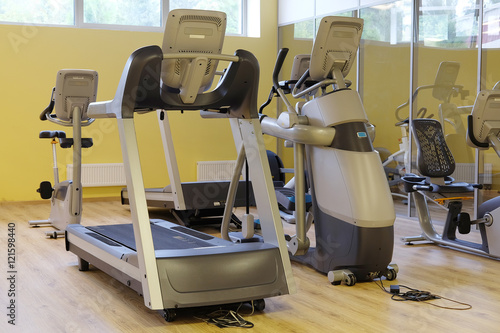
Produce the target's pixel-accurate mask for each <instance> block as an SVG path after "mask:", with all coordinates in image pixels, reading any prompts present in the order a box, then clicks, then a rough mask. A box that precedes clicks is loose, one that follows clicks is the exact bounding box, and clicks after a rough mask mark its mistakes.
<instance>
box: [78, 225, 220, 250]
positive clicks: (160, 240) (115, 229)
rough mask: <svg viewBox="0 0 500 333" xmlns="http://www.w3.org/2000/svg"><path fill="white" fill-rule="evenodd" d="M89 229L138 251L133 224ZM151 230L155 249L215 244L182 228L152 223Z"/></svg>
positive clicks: (186, 247) (187, 247)
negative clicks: (171, 227)
mask: <svg viewBox="0 0 500 333" xmlns="http://www.w3.org/2000/svg"><path fill="white" fill-rule="evenodd" d="M87 229H89V230H92V231H93V232H95V233H97V234H98V235H101V236H104V237H107V238H109V239H111V240H113V241H114V242H116V243H120V244H121V245H123V246H126V247H128V248H130V249H132V250H134V251H137V250H136V247H135V239H134V230H133V227H132V224H113V225H100V226H93V227H87ZM151 232H152V234H153V244H154V248H155V250H175V249H192V248H197V247H209V246H213V245H212V244H210V243H208V242H205V241H203V240H201V239H200V237H196V236H195V235H192V234H188V233H185V232H183V231H182V230H179V231H174V230H171V229H169V228H165V227H160V226H157V225H155V224H151ZM199 234H201V235H203V236H205V237H204V238H205V239H207V238H206V237H209V238H213V237H211V236H210V235H206V234H202V233H199ZM88 235H90V236H93V237H95V238H98V239H100V237H99V236H98V235H95V234H92V233H88ZM100 240H101V239H100Z"/></svg>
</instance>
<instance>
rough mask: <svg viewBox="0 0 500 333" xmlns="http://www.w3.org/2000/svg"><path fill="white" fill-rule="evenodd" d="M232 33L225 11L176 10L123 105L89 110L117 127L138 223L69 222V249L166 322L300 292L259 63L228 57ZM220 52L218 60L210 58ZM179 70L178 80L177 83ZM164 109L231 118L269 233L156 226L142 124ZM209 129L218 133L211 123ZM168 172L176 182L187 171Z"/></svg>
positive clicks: (129, 81) (116, 102) (135, 67)
mask: <svg viewBox="0 0 500 333" xmlns="http://www.w3.org/2000/svg"><path fill="white" fill-rule="evenodd" d="M225 26H226V15H225V14H224V13H222V12H216V11H203V10H173V11H171V12H170V13H169V15H168V19H167V23H166V26H165V31H166V32H165V34H164V43H163V49H162V48H160V47H158V46H146V47H142V48H140V49H138V50H136V51H134V52H133V53H132V54H131V56H130V57H129V59H128V61H127V63H126V65H125V68H124V70H123V74H122V76H121V79H120V82H119V84H118V87H117V90H116V94H115V97H114V99H113V100H111V101H105V102H95V103H91V104H90V106H89V115H91V116H92V117H95V118H103V117H109V118H115V119H116V121H117V125H118V131H119V135H120V143H121V149H122V154H123V162H124V166H125V173H126V180H127V190H128V194H129V200H130V212H131V215H132V223H131V224H109V225H101V226H92V227H85V226H83V225H69V226H68V227H67V228H66V249H67V250H69V251H71V252H73V253H74V254H76V256H77V257H78V260H79V268H80V270H83V271H85V270H88V269H89V267H90V265H93V266H95V267H97V268H99V269H100V270H102V271H104V272H106V273H107V274H109V275H110V276H112V277H114V278H115V279H117V280H118V281H120V282H121V283H123V284H125V285H127V286H128V287H130V288H132V289H133V290H135V291H137V292H138V293H139V294H141V295H143V297H144V304H145V306H146V307H148V308H150V309H153V310H163V315H164V318H165V319H166V320H167V321H171V320H173V319H174V318H175V315H176V312H175V311H176V309H178V308H191V307H199V306H206V305H219V304H229V303H231V304H232V303H240V302H251V303H252V305H253V306H254V308H255V309H257V310H262V309H264V306H265V303H264V298H267V297H274V296H279V295H286V294H289V293H293V292H294V291H295V286H294V281H293V276H292V269H291V264H290V261H289V257H288V253H287V249H286V243H285V239H284V237H283V228H282V224H281V220H280V218H279V212H278V205H277V202H276V196H275V195H274V190H273V183H272V179H271V175H270V170H269V165H268V162H267V156H266V149H265V145H264V140H263V137H262V130H261V125H260V122H259V116H258V110H257V91H258V84H259V64H258V61H257V59H256V58H255V56H253V54H251V53H250V52H248V51H245V50H237V51H236V52H235V54H234V55H224V54H221V49H222V42H223V38H224V34H225ZM185 32H188V33H187V34H185ZM213 46H216V50H215V51H214V52H213V53H208V52H205V51H207V50H210V49H212V47H213ZM219 61H224V62H229V66H228V67H227V70H226V71H225V72H224V75H223V76H222V78H221V79H220V81H219V83H218V85H217V87H215V88H214V89H213V90H210V91H207V92H205V90H206V89H207V88H209V87H210V84H209V82H211V80H212V78H213V71H212V70H211V69H215V68H216V67H217V63H218V62H219ZM172 66H174V67H175V68H176V70H177V71H176V72H175V75H179V77H175V76H171V74H172V75H173V74H174V73H173V72H172V71H171V70H170V68H171V67H172ZM207 76H208V77H207ZM156 110H158V111H157V113H158V117H159V119H160V120H161V121H163V120H165V119H168V113H169V112H172V111H176V112H178V111H179V110H184V112H189V111H199V110H205V111H204V112H201V113H200V114H201V115H202V116H204V115H205V114H207V113H208V114H210V115H212V116H220V117H223V118H229V122H230V123H231V128H232V129H233V136H234V138H235V139H237V141H239V142H240V143H241V145H240V149H239V152H238V157H237V163H236V168H235V172H234V175H237V179H239V175H240V174H241V171H242V168H243V164H244V161H245V158H246V160H247V163H248V164H249V174H250V177H251V179H252V187H253V190H254V193H255V200H256V207H257V214H258V215H259V218H260V225H261V232H262V235H261V236H254V235H253V228H252V229H251V230H245V232H242V233H240V234H239V236H240V237H239V238H238V239H237V240H236V241H235V240H233V239H234V237H236V236H238V235H232V234H229V233H227V232H225V230H221V234H222V236H223V238H218V237H215V236H212V235H209V234H205V233H202V232H199V231H196V230H193V229H189V228H186V227H184V226H180V225H178V224H175V223H171V222H168V221H163V220H150V219H149V212H148V209H147V201H146V197H145V190H144V183H143V180H142V170H141V161H140V159H139V146H138V138H137V134H136V128H135V119H134V118H135V117H136V116H139V115H140V114H142V113H146V112H154V111H156ZM206 123H207V126H209V124H210V120H206ZM164 148H165V150H166V153H171V152H172V151H170V150H169V148H170V147H164ZM146 162H147V161H142V163H146ZM167 162H168V161H167ZM168 168H169V174H170V177H172V173H171V171H172V170H175V169H177V168H178V166H177V165H168ZM174 172H175V171H174ZM237 185H238V181H234V180H233V181H231V183H230V186H229V191H228V197H227V202H228V204H227V205H226V209H225V212H224V221H226V220H229V219H230V216H231V214H232V209H233V207H232V202H233V201H234V192H235V190H236V188H237ZM174 190H179V189H174ZM252 227H253V226H252Z"/></svg>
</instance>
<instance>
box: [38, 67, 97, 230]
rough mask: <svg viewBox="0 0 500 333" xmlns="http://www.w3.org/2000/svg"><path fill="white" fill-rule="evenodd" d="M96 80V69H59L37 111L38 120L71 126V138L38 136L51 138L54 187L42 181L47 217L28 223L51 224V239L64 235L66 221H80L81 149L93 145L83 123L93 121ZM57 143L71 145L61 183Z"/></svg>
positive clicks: (48, 133) (55, 134)
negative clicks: (68, 172) (69, 170)
mask: <svg viewBox="0 0 500 333" xmlns="http://www.w3.org/2000/svg"><path fill="white" fill-rule="evenodd" d="M97 81H98V79H97V72H95V71H92V70H85V69H63V70H60V71H59V72H58V73H57V79H56V86H55V87H54V89H53V90H52V96H51V99H50V103H49V106H48V107H47V108H45V110H43V112H42V113H41V114H40V120H49V121H51V122H53V123H56V124H58V125H62V126H67V127H72V128H73V138H67V137H66V133H65V132H64V131H42V132H40V134H39V137H40V138H41V139H51V145H52V158H53V170H54V186H52V184H51V183H50V182H49V181H43V182H41V183H40V187H39V188H38V190H37V192H38V193H40V196H41V197H42V199H50V204H51V210H50V216H49V218H48V219H47V220H32V221H29V224H30V225H31V226H33V227H38V226H52V227H54V228H55V229H57V230H56V231H47V232H46V233H45V234H46V236H47V237H50V238H58V237H63V236H64V229H65V228H66V226H67V225H68V224H78V223H80V221H81V214H82V185H81V167H82V153H81V151H82V148H89V147H92V144H93V143H92V139H91V138H82V126H88V125H90V124H92V123H93V122H94V119H92V118H89V117H88V115H87V110H88V105H89V103H91V102H95V100H96V94H97ZM54 110H55V114H54V113H53V112H54ZM57 143H59V145H60V146H61V148H71V147H72V148H73V175H72V179H68V180H65V181H62V182H59V168H58V166H57V153H56V146H57Z"/></svg>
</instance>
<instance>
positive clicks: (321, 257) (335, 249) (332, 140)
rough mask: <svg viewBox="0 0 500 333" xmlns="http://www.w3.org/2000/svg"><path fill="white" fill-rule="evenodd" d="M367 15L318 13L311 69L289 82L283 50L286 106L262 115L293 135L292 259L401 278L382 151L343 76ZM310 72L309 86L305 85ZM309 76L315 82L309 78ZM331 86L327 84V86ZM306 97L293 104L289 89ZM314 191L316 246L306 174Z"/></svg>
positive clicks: (358, 274)
mask: <svg viewBox="0 0 500 333" xmlns="http://www.w3.org/2000/svg"><path fill="white" fill-rule="evenodd" d="M362 29H363V20H361V19H357V18H345V17H325V18H323V19H322V20H321V23H320V26H319V30H318V33H317V37H316V39H315V42H314V46H313V49H312V54H311V57H310V64H309V68H308V70H307V71H306V72H305V73H304V75H302V77H301V78H300V79H299V80H298V81H297V82H296V83H295V84H293V89H292V88H291V86H289V85H287V84H284V85H280V83H279V82H278V74H279V72H280V69H281V67H282V64H283V62H284V59H285V57H286V54H287V52H288V50H287V49H282V50H280V52H279V54H278V58H277V61H276V65H275V69H274V72H273V84H274V91H275V93H276V94H277V95H278V96H279V97H280V98H281V100H282V101H283V102H284V104H285V105H286V107H287V111H284V112H282V113H281V114H280V116H279V117H278V119H273V118H270V117H267V116H265V115H262V116H261V123H262V130H263V132H264V133H265V134H269V135H273V136H276V137H279V138H282V139H285V140H289V141H291V142H293V146H294V176H295V210H296V225H295V226H296V234H295V235H293V236H287V245H288V251H289V253H290V254H291V255H292V259H293V260H296V261H299V262H302V263H305V264H308V265H311V266H312V267H314V268H315V269H316V270H318V271H320V272H322V273H325V274H327V275H328V279H329V281H330V282H331V283H332V284H334V285H335V284H340V283H342V282H345V283H346V284H347V285H349V286H352V285H354V284H355V283H356V282H357V281H358V280H359V281H367V280H371V279H373V278H377V277H381V276H385V277H386V278H387V279H388V280H393V279H395V278H396V275H397V272H398V267H397V265H395V264H390V262H391V259H392V251H393V244H394V231H393V224H394V220H395V212H394V206H393V201H392V197H391V193H390V190H389V186H388V184H387V181H386V177H385V173H384V170H383V168H382V163H381V161H380V157H379V155H378V153H377V152H376V151H375V150H374V149H373V146H372V143H371V140H370V138H369V135H368V131H367V123H368V119H367V116H366V114H365V111H364V108H363V105H362V103H361V100H360V97H359V95H358V93H357V92H356V91H354V90H351V89H349V88H348V85H349V81H348V80H346V79H345V77H346V76H347V74H348V73H349V70H350V68H351V65H352V63H353V61H354V58H355V56H356V52H357V49H358V46H359V41H360V38H361V32H362ZM306 80H309V81H310V82H308V87H307V86H306V88H304V87H303V84H304V82H306ZM311 81H312V82H311ZM330 87H331V88H332V89H333V90H331V91H328V89H329V88H330ZM287 90H290V91H291V94H292V96H293V97H294V98H300V97H304V96H306V95H308V94H310V93H312V92H314V91H316V90H318V91H319V92H320V93H319V94H320V96H318V97H315V96H311V98H312V99H310V100H308V101H307V102H306V103H305V104H303V105H302V104H299V105H298V107H297V108H294V107H293V106H292V105H291V104H290V102H289V100H288V99H287V97H286V94H285V93H286V92H287ZM305 172H307V175H308V181H309V182H310V193H311V195H312V205H313V215H314V227H315V234H316V247H315V248H311V247H310V241H309V239H308V237H307V235H306V233H307V229H308V224H307V223H306V218H305V216H306V211H305V207H306V204H305V195H304V194H305V193H306V188H305V181H304V177H305V176H304V174H305Z"/></svg>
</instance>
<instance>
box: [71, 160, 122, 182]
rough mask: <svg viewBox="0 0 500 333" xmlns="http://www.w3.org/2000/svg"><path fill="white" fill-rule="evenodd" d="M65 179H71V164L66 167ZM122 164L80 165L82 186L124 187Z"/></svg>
mask: <svg viewBox="0 0 500 333" xmlns="http://www.w3.org/2000/svg"><path fill="white" fill-rule="evenodd" d="M66 177H67V178H68V179H71V178H72V177H73V164H68V165H66ZM126 184H127V183H126V180H125V169H124V166H123V163H97V164H82V186H83V187H97V186H122V185H126Z"/></svg>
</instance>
